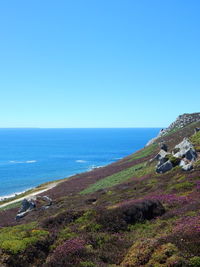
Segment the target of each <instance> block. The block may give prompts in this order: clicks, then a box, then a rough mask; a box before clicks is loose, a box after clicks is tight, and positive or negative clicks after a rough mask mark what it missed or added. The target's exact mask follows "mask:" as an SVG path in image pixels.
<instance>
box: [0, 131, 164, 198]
mask: <svg viewBox="0 0 200 267" xmlns="http://www.w3.org/2000/svg"><path fill="white" fill-rule="evenodd" d="M159 130H160V129H158V128H126V129H125V128H119V129H0V197H2V196H7V195H10V194H13V193H18V192H22V191H24V190H27V189H29V188H32V187H35V186H37V185H39V184H41V183H44V182H47V181H52V180H55V179H60V178H64V177H68V176H70V175H73V174H76V173H80V172H85V171H88V170H91V169H92V168H94V167H99V166H104V165H107V164H109V163H112V162H114V161H116V160H118V159H120V158H122V157H124V156H127V155H129V154H131V153H133V152H135V151H137V150H138V149H140V148H142V147H144V145H145V144H146V143H147V141H148V140H149V139H151V138H153V137H154V136H156V135H157V134H158V132H159Z"/></svg>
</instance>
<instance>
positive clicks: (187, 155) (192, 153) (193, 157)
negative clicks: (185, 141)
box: [185, 148, 197, 161]
mask: <svg viewBox="0 0 200 267" xmlns="http://www.w3.org/2000/svg"><path fill="white" fill-rule="evenodd" d="M185 158H186V159H187V160H190V161H195V160H196V158H197V153H196V151H195V149H194V148H190V149H188V150H187V151H186V152H185Z"/></svg>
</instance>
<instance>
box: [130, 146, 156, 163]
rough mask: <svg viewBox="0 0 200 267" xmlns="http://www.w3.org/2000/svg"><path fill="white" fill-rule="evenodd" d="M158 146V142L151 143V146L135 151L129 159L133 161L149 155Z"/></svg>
mask: <svg viewBox="0 0 200 267" xmlns="http://www.w3.org/2000/svg"><path fill="white" fill-rule="evenodd" d="M157 147H158V145H157V144H152V145H149V146H147V147H145V148H143V149H142V150H140V151H138V152H136V153H134V154H133V155H132V156H131V159H130V160H129V161H133V160H135V159H141V158H144V157H147V156H149V155H151V154H152V153H153V152H154V151H155V150H156V148H157Z"/></svg>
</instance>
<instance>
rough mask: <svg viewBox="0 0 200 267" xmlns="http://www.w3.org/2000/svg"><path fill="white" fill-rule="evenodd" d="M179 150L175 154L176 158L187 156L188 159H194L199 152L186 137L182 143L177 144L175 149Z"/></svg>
mask: <svg viewBox="0 0 200 267" xmlns="http://www.w3.org/2000/svg"><path fill="white" fill-rule="evenodd" d="M176 150H179V151H178V152H176V153H175V154H174V157H176V158H184V157H185V158H186V159H187V160H190V161H194V160H196V158H197V153H196V151H195V149H194V147H193V145H192V143H191V142H190V141H189V140H188V139H187V138H184V139H183V141H182V142H181V143H179V144H178V145H176V146H175V149H174V151H176Z"/></svg>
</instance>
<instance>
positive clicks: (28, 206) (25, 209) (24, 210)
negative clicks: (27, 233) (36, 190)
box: [15, 198, 36, 221]
mask: <svg viewBox="0 0 200 267" xmlns="http://www.w3.org/2000/svg"><path fill="white" fill-rule="evenodd" d="M35 207H36V205H35V202H34V200H33V199H30V200H28V199H26V198H25V199H23V200H22V204H21V208H20V209H19V210H18V212H17V215H16V217H15V219H16V221H18V220H19V219H21V218H23V217H24V216H25V215H27V214H28V213H29V212H30V211H31V210H33V209H34V208H35Z"/></svg>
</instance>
